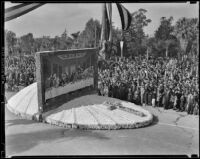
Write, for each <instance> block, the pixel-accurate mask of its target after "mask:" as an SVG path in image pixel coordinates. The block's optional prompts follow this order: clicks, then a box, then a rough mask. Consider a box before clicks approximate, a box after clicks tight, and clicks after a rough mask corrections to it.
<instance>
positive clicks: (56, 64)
mask: <svg viewBox="0 0 200 159" xmlns="http://www.w3.org/2000/svg"><path fill="white" fill-rule="evenodd" d="M97 76H98V73H97V49H96V48H86V49H74V50H57V51H43V52H37V53H36V77H37V88H38V90H37V93H38V94H37V95H38V105H39V111H40V112H41V113H42V112H45V111H47V110H49V109H51V108H56V107H58V106H60V105H61V104H62V103H63V102H67V100H70V99H71V98H73V96H74V95H75V94H77V93H80V92H81V91H87V90H90V91H91V90H96V88H97V80H98V77H97Z"/></svg>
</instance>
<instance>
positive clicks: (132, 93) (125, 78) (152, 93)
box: [98, 58, 199, 115]
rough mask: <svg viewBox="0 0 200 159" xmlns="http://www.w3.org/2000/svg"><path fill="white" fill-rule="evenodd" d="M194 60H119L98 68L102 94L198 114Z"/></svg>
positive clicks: (197, 92) (100, 92)
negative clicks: (106, 66)
mask: <svg viewBox="0 0 200 159" xmlns="http://www.w3.org/2000/svg"><path fill="white" fill-rule="evenodd" d="M194 68H195V67H194V66H193V63H192V61H190V60H188V59H182V60H181V61H179V60H177V59H169V58H156V59H154V58H151V59H148V60H146V59H145V58H143V59H141V58H135V59H132V58H118V59H115V61H114V62H112V64H110V66H109V67H108V68H104V69H99V80H98V93H99V95H103V96H109V97H113V98H118V99H121V100H127V101H129V102H133V103H135V104H138V105H142V106H147V105H151V106H153V107H163V108H164V109H174V110H176V111H186V112H187V113H188V114H195V115H197V114H198V115H199V79H198V77H197V76H196V75H197V73H196V71H197V70H195V69H194Z"/></svg>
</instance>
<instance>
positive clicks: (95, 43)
mask: <svg viewBox="0 0 200 159" xmlns="http://www.w3.org/2000/svg"><path fill="white" fill-rule="evenodd" d="M94 22H95V21H94ZM94 25H95V28H94V29H95V30H94V31H95V35H94V36H95V41H94V47H95V48H96V46H97V35H96V34H97V26H96V22H95V23H94Z"/></svg>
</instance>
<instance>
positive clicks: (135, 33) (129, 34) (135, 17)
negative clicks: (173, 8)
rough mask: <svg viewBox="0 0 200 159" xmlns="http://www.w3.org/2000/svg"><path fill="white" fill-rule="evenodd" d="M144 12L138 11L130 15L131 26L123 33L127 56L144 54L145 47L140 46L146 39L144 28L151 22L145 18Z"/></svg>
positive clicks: (142, 10)
mask: <svg viewBox="0 0 200 159" xmlns="http://www.w3.org/2000/svg"><path fill="white" fill-rule="evenodd" d="M146 12H147V10H145V9H139V10H138V11H136V12H134V13H132V14H131V15H132V22H131V26H130V28H129V30H128V31H125V32H124V38H125V39H124V41H125V44H126V45H125V47H126V48H127V50H126V52H127V56H130V55H131V56H138V55H140V54H142V55H143V54H144V53H145V47H144V46H143V45H142V41H143V40H144V39H145V37H146V35H145V33H144V27H145V26H147V25H148V24H149V23H150V22H151V19H148V18H147V17H146V15H145V14H146Z"/></svg>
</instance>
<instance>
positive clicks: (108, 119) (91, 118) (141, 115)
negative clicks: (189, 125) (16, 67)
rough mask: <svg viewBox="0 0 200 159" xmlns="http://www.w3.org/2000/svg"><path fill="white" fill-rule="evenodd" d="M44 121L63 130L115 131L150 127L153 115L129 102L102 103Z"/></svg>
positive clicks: (66, 112) (56, 115)
mask: <svg viewBox="0 0 200 159" xmlns="http://www.w3.org/2000/svg"><path fill="white" fill-rule="evenodd" d="M44 121H45V122H47V123H50V124H53V125H58V126H61V127H65V128H80V129H97V130H116V129H133V128H139V127H144V126H147V125H150V124H151V123H152V121H153V115H152V114H151V113H150V112H149V111H147V110H145V109H143V108H141V107H140V106H137V105H135V104H133V103H129V102H115V103H110V102H104V103H102V104H94V105H88V106H81V107H78V108H72V109H68V110H63V111H60V112H58V113H55V114H51V115H49V116H47V117H45V118H44Z"/></svg>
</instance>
